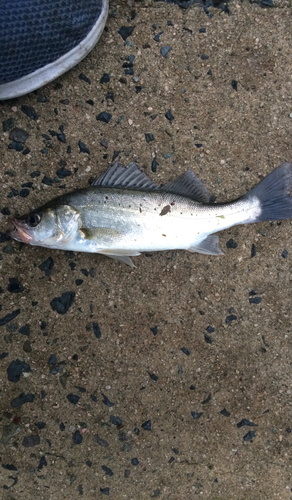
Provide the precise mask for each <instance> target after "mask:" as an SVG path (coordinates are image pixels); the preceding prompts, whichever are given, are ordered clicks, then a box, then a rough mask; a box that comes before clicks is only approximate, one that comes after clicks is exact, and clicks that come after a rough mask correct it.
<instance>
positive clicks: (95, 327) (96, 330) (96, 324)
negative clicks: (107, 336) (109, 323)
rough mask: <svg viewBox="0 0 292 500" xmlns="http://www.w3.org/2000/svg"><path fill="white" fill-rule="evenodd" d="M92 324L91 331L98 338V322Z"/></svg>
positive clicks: (99, 334)
mask: <svg viewBox="0 0 292 500" xmlns="http://www.w3.org/2000/svg"><path fill="white" fill-rule="evenodd" d="M92 326H93V333H94V335H95V337H96V338H97V339H100V337H101V331H100V328H99V324H98V323H96V322H95V323H92Z"/></svg>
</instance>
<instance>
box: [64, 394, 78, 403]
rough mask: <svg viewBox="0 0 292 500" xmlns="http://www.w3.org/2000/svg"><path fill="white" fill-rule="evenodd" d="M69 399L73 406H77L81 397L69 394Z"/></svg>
mask: <svg viewBox="0 0 292 500" xmlns="http://www.w3.org/2000/svg"><path fill="white" fill-rule="evenodd" d="M67 399H68V401H69V402H70V403H72V404H73V405H77V404H78V402H79V399H80V396H78V395H77V394H72V393H70V394H67Z"/></svg>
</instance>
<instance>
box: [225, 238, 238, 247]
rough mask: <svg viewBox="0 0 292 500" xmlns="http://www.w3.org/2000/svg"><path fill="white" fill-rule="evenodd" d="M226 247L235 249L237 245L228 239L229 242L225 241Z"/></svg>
mask: <svg viewBox="0 0 292 500" xmlns="http://www.w3.org/2000/svg"><path fill="white" fill-rule="evenodd" d="M226 246H227V248H237V243H235V241H234V240H233V239H232V238H230V240H228V241H227V243H226Z"/></svg>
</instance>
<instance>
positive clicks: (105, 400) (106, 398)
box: [101, 393, 115, 407]
mask: <svg viewBox="0 0 292 500" xmlns="http://www.w3.org/2000/svg"><path fill="white" fill-rule="evenodd" d="M101 394H102V397H103V400H102V402H103V403H104V404H105V405H106V406H109V407H111V406H114V405H115V403H113V402H112V401H110V400H109V398H108V397H107V396H106V395H105V394H103V393H101Z"/></svg>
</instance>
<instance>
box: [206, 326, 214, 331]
mask: <svg viewBox="0 0 292 500" xmlns="http://www.w3.org/2000/svg"><path fill="white" fill-rule="evenodd" d="M206 331H207V332H208V333H214V332H215V328H213V326H211V325H209V326H207V328H206Z"/></svg>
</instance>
